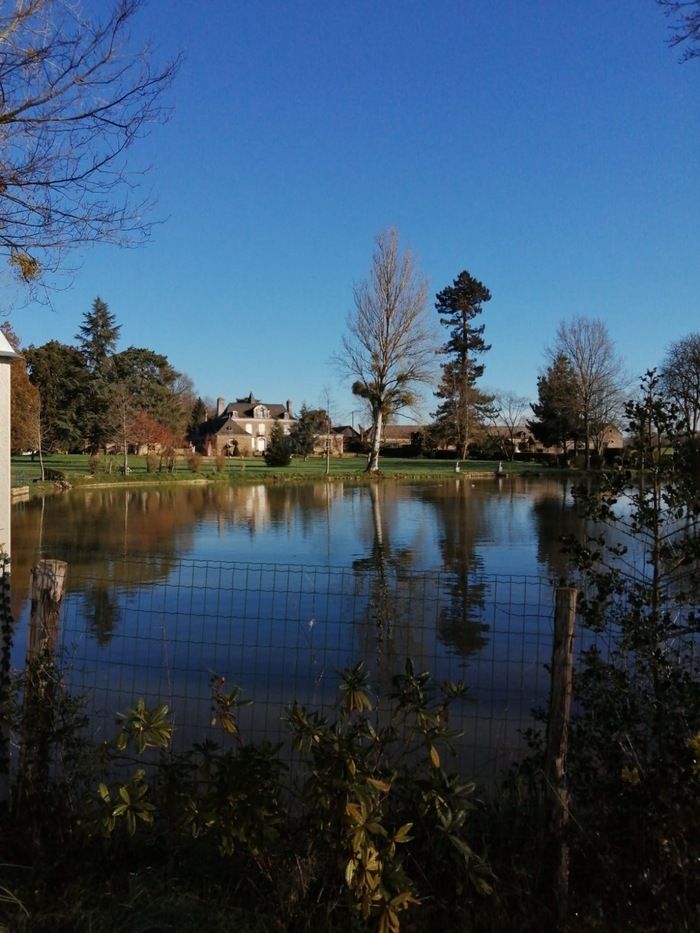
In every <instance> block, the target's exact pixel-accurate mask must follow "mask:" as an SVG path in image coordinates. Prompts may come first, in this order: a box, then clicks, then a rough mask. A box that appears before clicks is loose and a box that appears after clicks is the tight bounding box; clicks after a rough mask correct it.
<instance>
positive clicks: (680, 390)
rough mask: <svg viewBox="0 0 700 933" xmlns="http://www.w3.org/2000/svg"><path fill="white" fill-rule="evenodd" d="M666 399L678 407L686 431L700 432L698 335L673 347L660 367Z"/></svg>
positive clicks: (678, 342)
mask: <svg viewBox="0 0 700 933" xmlns="http://www.w3.org/2000/svg"><path fill="white" fill-rule="evenodd" d="M661 382H662V385H663V388H664V391H665V393H666V395H667V396H668V397H669V398H670V399H671V400H672V401H673V402H675V403H676V405H678V407H679V408H680V410H681V413H682V415H683V417H684V419H685V420H686V422H687V425H688V428H689V430H690V431H692V432H693V433H696V432H697V431H698V428H700V334H697V333H695V334H688V336H687V337H684V338H683V339H682V340H677V341H676V342H675V343H672V344H671V346H670V347H669V348H668V350H667V351H666V356H665V358H664V362H663V365H662V367H661Z"/></svg>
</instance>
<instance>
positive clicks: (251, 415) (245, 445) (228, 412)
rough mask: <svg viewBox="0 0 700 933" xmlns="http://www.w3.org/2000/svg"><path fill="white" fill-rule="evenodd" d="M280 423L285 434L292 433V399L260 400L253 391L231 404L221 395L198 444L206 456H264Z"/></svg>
mask: <svg viewBox="0 0 700 933" xmlns="http://www.w3.org/2000/svg"><path fill="white" fill-rule="evenodd" d="M277 423H281V425H282V432H283V433H284V434H289V432H290V431H291V429H292V426H293V425H294V424H295V423H296V422H295V419H294V415H293V414H292V403H291V402H290V401H287V402H286V404H284V405H282V404H278V403H274V404H273V403H271V402H261V401H260V400H259V399H256V398H255V396H254V395H253V393H252V392H251V393H250V394H249V395H247V396H246V397H245V398H237V399H236V400H235V401H234V402H229V403H228V405H227V404H226V401H225V399H223V398H218V399H217V400H216V415H215V416H214V417H213V418H209V419H208V420H207V421H205V422H204V423H203V424H202V425H200V427H199V439H198V444H197V447H198V448H199V449H200V450H201V451H202V453H204V454H206V455H207V456H214V455H216V454H219V453H223V454H228V455H229V456H241V457H246V456H253V455H254V454H257V455H261V454H263V453H264V452H265V448H266V446H267V444H268V442H269V440H270V434H271V433H272V428H273V426H274V425H275V424H277Z"/></svg>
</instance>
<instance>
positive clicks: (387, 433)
mask: <svg viewBox="0 0 700 933" xmlns="http://www.w3.org/2000/svg"><path fill="white" fill-rule="evenodd" d="M416 431H420V426H419V425H417V424H388V425H387V426H386V427H385V428H384V437H385V439H386V438H387V437H396V438H399V437H400V438H402V439H405V440H408V441H410V440H411V437H412V436H413V435H414V434H415V433H416Z"/></svg>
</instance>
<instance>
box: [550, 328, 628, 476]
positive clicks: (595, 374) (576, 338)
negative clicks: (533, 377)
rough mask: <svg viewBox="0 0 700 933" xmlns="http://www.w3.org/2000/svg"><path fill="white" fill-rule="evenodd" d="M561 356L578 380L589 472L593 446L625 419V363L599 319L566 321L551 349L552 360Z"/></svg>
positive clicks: (578, 394) (578, 400) (579, 407)
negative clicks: (623, 413)
mask: <svg viewBox="0 0 700 933" xmlns="http://www.w3.org/2000/svg"><path fill="white" fill-rule="evenodd" d="M560 355H561V356H564V357H566V359H567V360H568V361H569V363H570V365H571V369H572V371H573V375H574V379H575V385H576V393H577V399H576V401H577V403H578V405H577V407H578V411H579V414H580V418H581V424H582V426H583V434H584V438H585V443H586V469H588V468H589V467H590V463H591V446H592V444H594V443H595V440H596V438H600V437H601V436H602V434H603V432H604V431H605V430H606V428H608V427H609V426H610V425H617V424H618V422H619V420H620V417H621V413H622V403H623V394H624V388H625V378H624V374H623V368H622V362H621V360H620V358H619V356H618V355H617V353H616V352H615V347H614V345H613V342H612V339H611V338H610V335H609V334H608V329H607V327H606V326H605V324H604V323H603V321H601V320H599V319H597V318H586V317H576V318H574V319H573V320H572V321H569V322H566V321H562V322H561V324H560V325H559V329H558V330H557V336H556V339H555V342H554V346H553V347H552V348H550V350H549V356H550V359H551V360H552V361H554V360H555V359H556V358H557V357H558V356H560Z"/></svg>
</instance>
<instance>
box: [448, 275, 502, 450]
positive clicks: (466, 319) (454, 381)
mask: <svg viewBox="0 0 700 933" xmlns="http://www.w3.org/2000/svg"><path fill="white" fill-rule="evenodd" d="M490 300H491V292H490V291H489V290H488V288H486V286H485V285H483V284H482V283H481V282H480V281H479V280H478V279H475V278H474V277H473V276H471V275H470V274H469V273H468V272H466V271H465V272H460V274H459V275H458V277H457V278H456V279H455V280H454V282H453V283H452V285H450V286H448V287H447V288H444V289H443V290H442V291H441V292H438V294H437V295H436V296H435V309H436V310H437V312H438V314H439V315H440V323H441V324H442V325H443V326H445V327H447V328H449V339H448V341H447V343H445V344H444V346H442V347H441V348H440V350H439V352H440V353H442V354H444V355H445V356H447V357H448V360H447V361H446V362H445V363H443V364H442V378H441V380H440V384H439V386H438V390H437V392H436V393H435V395H436V396H437V398H439V399H442V403H441V405H440V406H439V408H438V410H437V411H436V412H435V415H434V417H435V421H436V425H435V433H436V435H437V436H438V438H439V439H440V440H441V441H442V442H443V443H448V444H454V445H455V447H456V448H457V450H458V452H459V454H460V456H461V458H462V459H464V458H465V457H466V455H467V446H468V444H469V441H470V439H471V438H472V437H473V435H474V433H475V431H476V430H477V428H478V427H479V426H480V425H481V424H482V423H483V420H484V417H485V415H486V413H487V411H488V410H489V408H490V405H491V402H492V398H491V396H489V395H487V394H486V393H484V392H483V391H481V390H480V389H479V388H477V386H476V381H477V379H480V378H481V376H482V375H483V373H484V364H483V363H479V362H478V359H479V357H480V356H481V355H482V354H483V353H486V352H487V351H488V350H490V349H491V347H490V345H488V344H486V342H485V341H484V336H483V335H484V325H483V324H480V325H475V324H474V319H475V318H476V317H477V316H478V315H479V314H481V311H482V308H481V306H482V304H483V303H484V302H486V301H490Z"/></svg>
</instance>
